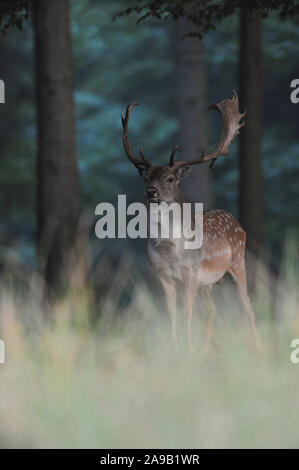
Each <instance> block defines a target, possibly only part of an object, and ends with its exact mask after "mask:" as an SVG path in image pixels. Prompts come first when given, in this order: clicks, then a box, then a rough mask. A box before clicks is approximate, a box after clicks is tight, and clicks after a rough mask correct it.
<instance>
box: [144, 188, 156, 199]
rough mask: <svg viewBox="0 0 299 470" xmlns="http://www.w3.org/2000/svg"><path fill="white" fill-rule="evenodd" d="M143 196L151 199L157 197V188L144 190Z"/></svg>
mask: <svg viewBox="0 0 299 470" xmlns="http://www.w3.org/2000/svg"><path fill="white" fill-rule="evenodd" d="M145 195H146V196H147V197H148V198H150V199H151V198H153V197H156V196H158V190H157V188H155V186H148V187H147V188H146V191H145Z"/></svg>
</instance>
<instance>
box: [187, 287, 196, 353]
mask: <svg viewBox="0 0 299 470" xmlns="http://www.w3.org/2000/svg"><path fill="white" fill-rule="evenodd" d="M197 288H198V286H197V280H196V279H194V278H193V279H192V278H189V279H187V280H186V282H185V312H186V317H187V334H188V343H189V350H190V353H191V354H193V352H194V348H193V343H192V312H193V304H194V300H195V296H196V292H197Z"/></svg>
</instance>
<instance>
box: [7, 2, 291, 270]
mask: <svg viewBox="0 0 299 470" xmlns="http://www.w3.org/2000/svg"><path fill="white" fill-rule="evenodd" d="M62 3H64V2H62ZM70 3H71V32H72V46H73V59H74V97H75V109H76V130H77V137H76V141H77V152H78V168H79V183H80V204H81V208H80V211H81V212H80V213H81V220H84V221H85V222H84V223H85V224H86V232H87V233H89V246H90V253H91V258H92V260H91V263H90V266H89V269H91V266H95V265H97V264H99V263H100V261H99V260H100V256H101V254H103V253H109V255H110V256H111V257H112V258H115V259H117V258H118V257H119V255H120V254H122V253H124V252H125V251H126V250H127V249H128V248H130V249H131V250H133V251H134V252H136V254H137V260H138V262H139V263H140V264H142V265H143V263H144V262H145V257H144V253H143V245H144V242H143V241H142V240H129V239H128V240H117V241H116V240H109V241H100V240H97V239H96V237H95V235H94V232H93V230H92V226H93V223H94V221H95V216H94V209H95V207H96V205H97V204H98V203H99V202H102V201H110V202H114V203H115V202H116V200H117V195H118V194H127V198H128V203H129V202H131V201H142V200H143V191H144V189H143V182H142V180H141V179H139V178H138V176H137V172H136V170H135V169H134V167H133V166H132V165H130V164H129V162H128V160H127V159H126V157H125V155H124V151H123V148H122V141H121V122H120V112H121V110H124V109H125V107H126V105H127V104H128V103H130V102H132V101H139V103H140V104H141V105H140V106H139V107H138V108H137V109H136V110H135V111H134V116H133V118H132V119H131V123H130V132H131V139H132V141H133V143H134V145H135V146H136V148H138V147H139V146H142V147H143V148H144V150H145V152H146V155H147V156H148V157H149V158H150V159H151V160H152V161H154V162H156V163H166V161H167V159H168V156H169V152H170V150H171V148H172V147H173V145H174V144H176V143H180V144H181V148H182V153H184V152H185V153H188V152H189V153H190V152H191V153H192V156H193V157H194V156H196V155H194V153H195V152H196V154H197V153H198V152H200V150H201V149H202V148H208V147H209V148H210V147H212V146H213V145H214V144H216V143H217V141H218V139H219V134H220V132H221V126H222V122H221V119H220V118H219V117H218V116H217V115H216V113H215V115H214V114H213V111H210V112H208V111H207V107H208V105H209V104H212V103H215V102H217V101H220V100H222V99H224V98H228V97H231V96H232V89H236V90H237V91H238V90H240V19H239V15H238V14H234V15H232V16H230V17H229V18H226V19H224V20H223V21H222V22H221V24H217V27H216V29H215V30H211V31H209V32H207V33H206V34H205V35H204V37H203V40H202V41H200V39H199V38H197V37H192V38H189V37H187V38H186V39H184V40H183V41H181V40H180V39H181V38H182V35H183V34H184V33H186V32H192V31H194V26H193V25H191V23H187V22H186V21H182V20H180V21H179V22H174V21H172V20H169V21H159V20H158V19H151V18H149V19H147V20H146V21H144V22H141V23H139V24H138V25H136V21H137V17H136V15H130V16H125V17H121V18H117V19H115V20H113V18H114V17H115V15H116V14H117V13H118V12H120V11H121V10H123V9H124V8H126V7H127V4H128V3H131V2H125V1H113V2H111V1H106V0H102V1H100V2H99V1H94V0H80V1H77V2H75V1H73V2H70ZM133 3H134V2H133ZM54 18H55V16H54ZM190 25H191V26H190ZM51 28H52V29H53V34H54V35H55V28H56V24H55V21H53V23H52V25H51ZM261 32H262V36H261V52H262V62H261V65H262V75H261V81H260V86H261V90H262V102H261V106H262V124H261V126H260V131H261V132H262V152H261V156H262V158H261V161H262V172H263V183H262V187H261V188H262V193H261V195H260V196H259V198H260V199H261V200H260V205H261V207H263V217H262V219H261V220H260V221H259V222H258V223H259V224H261V225H262V226H263V238H262V246H263V250H262V253H263V255H264V254H265V253H268V255H267V256H268V259H270V262H271V264H272V265H273V266H274V267H275V268H277V267H278V266H279V257H280V252H281V248H282V246H283V244H284V241H285V239H286V236H287V234H288V233H292V234H295V236H296V238H297V237H298V233H299V218H298V181H299V158H298V154H299V141H298V109H299V108H298V105H297V106H296V105H295V104H292V103H291V101H290V93H291V88H290V83H291V81H292V80H293V79H294V78H297V76H298V56H299V28H298V17H293V18H288V19H286V20H285V21H281V19H280V18H279V15H278V14H277V13H275V12H273V13H271V14H270V15H269V16H268V17H267V18H263V19H262V20H261ZM0 44H1V45H0V51H1V52H0V78H1V79H2V80H4V82H5V85H6V103H5V104H3V105H1V106H0V122H1V126H0V139H1V171H0V188H1V191H0V213H1V218H0V245H1V251H0V260H1V265H2V267H3V266H5V265H6V264H7V260H8V259H9V258H10V257H12V256H15V255H16V254H17V255H18V256H19V258H20V259H21V260H22V262H23V263H25V264H27V265H28V266H32V267H36V239H37V236H38V216H37V210H38V204H39V201H38V197H39V196H38V195H39V192H38V191H37V186H38V181H37V179H38V175H39V173H38V172H37V171H36V167H37V165H36V155H37V152H38V145H37V125H36V122H37V115H36V85H35V83H36V82H35V66H34V64H35V59H34V54H35V52H34V51H35V49H34V32H33V27H32V21H31V20H30V21H25V22H24V23H23V27H22V30H18V29H17V28H14V29H13V30H10V31H9V32H8V33H7V34H5V35H4V34H2V35H1V36H0ZM55 47H57V45H56V46H55ZM58 47H59V46H58ZM187 56H188V57H189V58H191V59H190V60H191V62H192V61H193V62H192V64H191V69H190V67H189V68H188V63H187V64H186V61H185V60H184V59H185V58H186V57H187ZM189 65H190V64H189ZM192 67H193V68H192ZM190 70H191V74H190ZM244 80H245V81H246V77H245V78H244V77H243V81H244ZM241 85H242V84H241ZM245 85H246V84H245V83H243V86H245ZM40 86H42V84H41V83H40ZM190 90H191V95H192V93H193V95H192V96H191V99H190V96H189V98H188V92H190ZM186 93H187V95H185V94H186ZM39 98H40V97H39ZM39 98H38V99H39ZM242 105H243V103H241V110H242ZM63 106H64V103H63V101H62V102H61V107H62V109H63ZM251 119H252V115H251ZM253 119H254V118H253ZM186 136H188V138H187V140H186ZM60 157H61V156H60V155H57V159H59V158H60ZM238 161H239V160H238V144H237V143H234V145H233V148H232V150H231V152H230V155H229V156H227V157H221V158H220V159H219V161H217V163H216V165H215V168H214V171H210V170H209V169H208V168H203V166H200V168H198V169H196V171H194V176H193V177H192V178H191V179H190V180H189V181H188V182H186V184H185V193H186V192H187V193H188V196H189V197H191V198H192V199H194V200H197V201H200V200H204V201H205V202H206V205H207V206H210V207H217V208H224V209H226V210H228V211H230V212H232V214H233V215H235V216H236V217H238V218H241V219H242V214H241V217H240V214H239V211H238V201H239V192H240V185H239V163H238ZM254 164H255V163H254V155H253V156H252V165H254ZM66 184H72V183H71V182H69V183H66ZM242 184H243V185H246V184H247V182H246V178H245V180H244V179H243V182H242ZM249 184H250V188H249V191H251V192H252V193H254V192H255V186H254V185H252V180H250V181H249ZM57 192H58V193H57ZM55 193H56V204H59V188H58V187H55V184H54V186H53V194H55ZM66 203H67V201H66V200H63V199H62V200H61V204H66ZM257 220H258V219H257Z"/></svg>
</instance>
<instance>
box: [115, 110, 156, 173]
mask: <svg viewBox="0 0 299 470" xmlns="http://www.w3.org/2000/svg"><path fill="white" fill-rule="evenodd" d="M138 104H139V103H136V102H135V103H131V104H130V105H129V106H127V109H126V115H125V116H124V113H123V112H122V113H121V123H122V126H123V144H124V149H125V152H126V155H127V157H128V159H129V160H130V162H131V163H133V165H134V166H135V167H136V168H137V170H138V171H139V174H140V175H142V172H143V171H144V170H146V169H148V168H149V167H150V166H151V163H150V162H149V161H148V160H147V159H146V158H145V156H144V154H143V151H142V148H140V149H139V153H140V158H137V157H135V155H134V152H133V147H132V144H131V142H130V141H129V137H128V123H129V119H130V116H131V113H132V111H133V108H134V107H135V106H137V105H138Z"/></svg>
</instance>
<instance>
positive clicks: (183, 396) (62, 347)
mask: <svg viewBox="0 0 299 470" xmlns="http://www.w3.org/2000/svg"><path fill="white" fill-rule="evenodd" d="M269 279H270V277H269V273H268V271H267V270H266V269H265V268H261V269H260V271H259V273H258V280H259V282H258V292H257V295H256V298H255V299H254V305H255V310H256V315H257V320H258V328H259V331H260V334H261V338H262V342H263V350H262V352H261V353H259V354H256V353H255V352H254V350H253V349H252V348H251V342H250V330H249V325H248V322H247V320H246V316H245V313H244V312H243V311H242V310H241V308H240V305H239V303H238V301H237V299H236V298H235V296H234V288H233V286H231V285H230V284H227V283H225V284H224V285H222V286H219V287H217V288H216V289H215V291H216V292H215V294H216V297H217V306H218V312H217V316H216V319H215V326H214V335H213V342H212V345H211V351H210V353H209V354H205V353H204V352H203V351H202V347H201V345H202V337H203V330H204V321H205V310H204V308H203V309H199V310H201V311H200V312H199V311H197V308H196V309H195V312H194V324H193V336H194V342H195V354H194V356H193V357H190V355H189V353H188V350H187V347H186V341H185V333H186V332H185V329H186V326H185V322H184V317H183V314H182V313H181V312H178V314H179V317H180V321H179V336H180V338H179V339H180V341H179V342H180V348H179V349H180V352H179V354H178V356H175V355H174V354H173V351H172V348H171V342H170V332H169V325H168V318H167V316H166V313H165V311H164V310H165V309H164V307H163V305H164V304H163V302H162V301H161V302H159V301H157V300H156V299H153V296H152V294H151V292H150V291H149V289H148V288H147V286H146V284H145V283H143V282H142V281H140V279H139V280H138V276H137V274H136V273H134V270H133V269H130V270H129V274H128V270H126V271H124V270H122V269H120V271H119V272H117V273H115V276H114V282H111V286H110V290H109V292H108V294H107V295H105V296H104V299H101V302H100V304H98V305H97V308H98V309H99V310H100V315H99V318H98V320H96V321H95V317H96V316H95V314H94V308H95V307H94V305H93V303H92V301H91V298H90V291H89V289H87V288H86V289H84V290H83V291H77V292H70V293H69V295H68V296H66V297H65V298H64V299H63V300H61V301H59V302H58V303H56V304H55V306H53V307H52V308H51V309H50V310H47V312H44V307H43V306H42V302H41V299H40V296H39V295H38V292H39V288H38V286H37V285H36V283H35V282H34V281H32V282H31V285H30V287H28V291H27V292H26V290H25V291H24V290H23V291H22V292H21V293H20V291H19V290H18V289H17V288H16V286H15V285H14V286H13V283H7V282H4V281H3V282H2V287H1V304H0V338H1V339H3V340H4V341H5V345H6V364H0V383H1V392H0V393H1V399H0V446H1V447H30V448H31V447H33V448H41V447H46V448H65V447H67V448H92V447H97V448H127V447H130V448H136V447H137V448H138V447H143V448H151V447H160V448H176V447H179V448H182V447H183V448H184V447H185V448H189V447H191V448H192V447H193V448H194V447H195V448H214V447H220V448H227V447H229V448H231V447H233V448H236V447H237V448H239V447H258V448H259V447H271V448H272V447H297V446H298V440H299V431H298V430H299V413H298V406H297V403H298V396H299V364H298V365H294V364H292V363H291V361H290V352H291V349H290V342H291V340H292V339H293V338H296V337H299V302H298V281H299V269H298V252H296V247H295V245H294V244H291V245H290V244H289V246H288V250H287V251H286V255H285V262H284V264H283V268H282V271H281V275H280V279H279V282H278V284H277V288H276V292H277V302H276V303H274V302H273V295H274V294H273V284H272V282H270V281H269ZM120 286H122V289H120ZM124 289H127V291H129V295H128V297H127V299H126V302H124V301H122V300H121V299H120V294H119V292H120V291H122V292H123V290H124ZM274 304H275V308H276V314H275V315H273V311H272V310H273V308H274ZM199 306H200V299H198V302H197V307H199Z"/></svg>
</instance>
